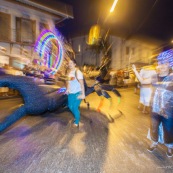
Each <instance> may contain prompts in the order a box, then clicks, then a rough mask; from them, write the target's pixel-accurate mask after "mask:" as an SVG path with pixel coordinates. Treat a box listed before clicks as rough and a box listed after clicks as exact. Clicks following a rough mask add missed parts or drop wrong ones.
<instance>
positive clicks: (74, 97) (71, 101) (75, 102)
mask: <svg viewBox="0 0 173 173" xmlns="http://www.w3.org/2000/svg"><path fill="white" fill-rule="evenodd" d="M79 94H80V93H76V94H69V95H68V106H69V109H70V111H71V112H72V114H73V116H74V118H75V119H74V124H76V125H78V124H79V121H80V111H79V105H80V103H81V101H82V100H81V99H78V96H79Z"/></svg>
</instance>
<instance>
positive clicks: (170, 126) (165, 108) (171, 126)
mask: <svg viewBox="0 0 173 173" xmlns="http://www.w3.org/2000/svg"><path fill="white" fill-rule="evenodd" d="M172 81H173V75H168V76H165V77H159V76H155V77H154V78H153V86H154V87H155V92H154V95H153V102H152V114H151V118H152V120H151V139H152V140H153V141H154V142H158V138H159V136H160V139H163V141H159V142H161V143H164V144H165V145H166V146H168V147H170V148H172V147H173V83H172ZM161 123H162V126H163V134H162V130H161V131H160V133H159V125H161ZM162 135H163V136H162Z"/></svg>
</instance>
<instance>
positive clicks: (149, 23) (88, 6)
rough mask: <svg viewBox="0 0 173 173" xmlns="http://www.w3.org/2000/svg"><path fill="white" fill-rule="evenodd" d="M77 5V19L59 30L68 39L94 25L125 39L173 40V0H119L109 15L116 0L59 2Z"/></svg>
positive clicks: (74, 6) (65, 0) (61, 25)
mask: <svg viewBox="0 0 173 173" xmlns="http://www.w3.org/2000/svg"><path fill="white" fill-rule="evenodd" d="M57 1H61V2H66V3H68V4H70V5H72V6H73V12H74V19H69V20H65V21H63V22H62V23H60V24H59V25H58V26H57V27H58V28H59V30H60V32H61V33H62V34H64V35H65V36H66V37H67V38H72V37H75V36H80V35H86V34H88V33H89V29H90V27H91V26H92V25H94V24H97V23H98V24H99V25H100V26H101V28H102V29H104V30H110V33H111V34H112V35H115V36H120V37H123V38H125V39H130V38H135V37H136V38H154V39H159V40H161V41H164V42H169V41H171V39H173V0H119V1H118V3H117V6H116V8H115V10H114V12H113V13H111V14H110V13H109V10H110V8H111V5H112V3H113V0H57Z"/></svg>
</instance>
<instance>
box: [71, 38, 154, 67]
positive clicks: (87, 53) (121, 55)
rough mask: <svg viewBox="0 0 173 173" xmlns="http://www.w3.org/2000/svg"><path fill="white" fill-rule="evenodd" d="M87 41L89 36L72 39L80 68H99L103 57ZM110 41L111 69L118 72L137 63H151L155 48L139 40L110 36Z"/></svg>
mask: <svg viewBox="0 0 173 173" xmlns="http://www.w3.org/2000/svg"><path fill="white" fill-rule="evenodd" d="M87 39H88V36H82V37H76V38H73V39H71V44H72V47H73V49H74V51H75V53H76V60H77V62H78V64H79V65H80V66H82V65H84V64H89V65H96V66H99V65H100V62H101V58H102V56H103V55H102V53H96V52H95V51H94V50H91V49H89V46H88V45H87ZM109 41H110V44H111V45H112V46H111V48H112V63H111V68H113V69H115V70H118V69H122V68H126V67H128V66H130V64H132V63H135V62H142V63H150V58H151V55H152V54H153V49H154V47H153V46H150V45H148V44H146V43H143V42H140V41H138V40H123V39H122V38H120V37H116V36H110V40H109Z"/></svg>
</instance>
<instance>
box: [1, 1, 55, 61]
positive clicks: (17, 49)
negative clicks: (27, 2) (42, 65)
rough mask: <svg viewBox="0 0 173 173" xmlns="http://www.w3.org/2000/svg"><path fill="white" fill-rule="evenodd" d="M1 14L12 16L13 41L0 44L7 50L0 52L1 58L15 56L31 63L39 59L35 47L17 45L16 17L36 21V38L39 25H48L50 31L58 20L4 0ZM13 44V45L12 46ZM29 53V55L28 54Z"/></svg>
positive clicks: (10, 25) (10, 30)
mask: <svg viewBox="0 0 173 173" xmlns="http://www.w3.org/2000/svg"><path fill="white" fill-rule="evenodd" d="M0 12H2V13H6V14H10V16H11V23H9V28H10V29H9V32H11V40H10V42H11V43H10V42H0V46H1V47H4V48H5V49H6V52H5V53H4V52H0V56H4V54H7V55H10V56H13V57H16V56H17V57H22V58H28V59H30V60H31V61H32V60H33V59H34V58H37V57H38V55H37V54H36V53H34V48H33V46H29V44H28V45H21V44H18V43H16V17H21V18H25V19H30V20H35V21H36V38H37V37H38V36H39V33H40V31H39V23H40V22H41V23H45V24H48V25H49V27H50V29H51V28H54V27H55V24H54V21H55V19H56V20H57V18H55V17H53V16H51V15H48V14H45V13H43V12H40V11H37V10H34V9H30V8H27V7H24V6H20V5H18V4H13V3H10V2H7V1H4V0H1V1H0ZM12 42H13V44H12ZM26 52H27V53H26Z"/></svg>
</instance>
